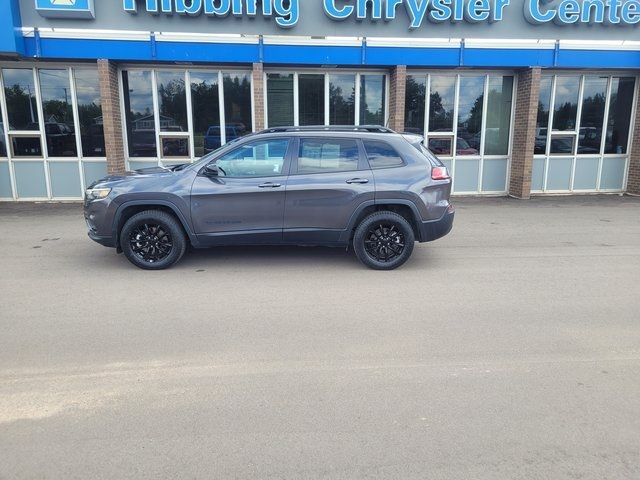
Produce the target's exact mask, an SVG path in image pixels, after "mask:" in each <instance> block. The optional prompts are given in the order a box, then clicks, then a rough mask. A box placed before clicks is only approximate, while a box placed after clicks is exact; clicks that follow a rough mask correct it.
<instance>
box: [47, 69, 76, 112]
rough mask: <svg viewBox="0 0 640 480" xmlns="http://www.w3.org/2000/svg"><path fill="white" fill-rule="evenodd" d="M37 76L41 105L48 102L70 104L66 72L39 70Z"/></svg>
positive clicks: (67, 73)
mask: <svg viewBox="0 0 640 480" xmlns="http://www.w3.org/2000/svg"><path fill="white" fill-rule="evenodd" d="M39 74H40V91H41V95H42V103H43V104H45V103H46V102H49V101H59V102H67V103H71V98H70V95H71V92H70V89H69V72H67V70H40V71H39Z"/></svg>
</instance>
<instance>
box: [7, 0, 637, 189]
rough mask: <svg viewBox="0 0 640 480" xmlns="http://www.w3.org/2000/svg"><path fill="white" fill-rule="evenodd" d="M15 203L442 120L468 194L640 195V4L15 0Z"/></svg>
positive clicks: (11, 12) (429, 139)
mask: <svg viewBox="0 0 640 480" xmlns="http://www.w3.org/2000/svg"><path fill="white" fill-rule="evenodd" d="M3 4H4V5H5V8H4V12H3V15H2V17H0V200H2V201H19V200H29V201H33V200H78V199H81V198H82V194H83V191H84V189H85V187H86V186H87V185H89V184H90V183H91V182H93V181H94V180H96V179H98V178H101V177H103V176H105V175H107V173H117V172H123V171H125V170H134V169H139V168H144V167H148V166H156V165H165V166H166V165H172V164H177V163H185V162H192V161H195V160H197V159H198V158H199V157H201V156H202V155H203V154H205V153H207V152H210V151H212V150H214V149H216V148H217V147H219V146H221V145H223V144H225V143H226V142H229V141H231V140H233V139H235V138H238V137H240V136H243V135H246V134H249V133H251V132H256V131H260V130H263V129H265V128H270V127H278V126H285V125H295V126H315V125H354V124H355V125H368V124H382V125H386V126H388V127H390V128H391V129H393V130H396V131H398V132H411V133H417V134H420V135H424V137H425V144H427V145H428V146H429V148H430V149H431V150H432V151H433V152H434V153H436V154H437V155H438V156H439V157H440V158H441V159H442V161H443V162H444V163H445V164H446V165H447V167H448V168H449V171H450V172H451V173H452V175H453V179H454V185H453V189H454V193H455V194H457V195H512V196H515V197H518V198H528V197H530V196H531V195H543V194H558V193H574V194H578V193H597V192H602V193H623V192H627V193H631V194H640V134H639V133H638V127H640V117H639V115H640V108H638V103H639V101H640V99H639V95H638V89H639V84H640V82H639V81H638V72H639V71H640V30H639V28H638V23H639V22H640V0H5V1H4V2H3Z"/></svg>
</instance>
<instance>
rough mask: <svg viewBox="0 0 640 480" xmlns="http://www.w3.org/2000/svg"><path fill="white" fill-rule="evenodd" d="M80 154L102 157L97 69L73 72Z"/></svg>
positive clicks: (102, 146)
mask: <svg viewBox="0 0 640 480" xmlns="http://www.w3.org/2000/svg"><path fill="white" fill-rule="evenodd" d="M74 76H75V80H76V97H77V99H78V118H79V120H80V138H81V139H82V155H83V156H85V157H104V156H105V155H106V153H105V150H104V131H103V123H102V101H101V99H100V83H99V82H98V70H84V69H78V70H76V71H75V72H74Z"/></svg>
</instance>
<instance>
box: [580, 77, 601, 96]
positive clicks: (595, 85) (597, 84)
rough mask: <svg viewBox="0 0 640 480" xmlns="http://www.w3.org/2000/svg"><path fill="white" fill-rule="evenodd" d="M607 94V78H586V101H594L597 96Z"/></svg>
mask: <svg viewBox="0 0 640 480" xmlns="http://www.w3.org/2000/svg"><path fill="white" fill-rule="evenodd" d="M606 92H607V78H606V77H604V78H603V77H586V78H585V80H584V98H583V101H584V100H587V99H589V98H591V99H594V98H595V96H596V95H598V94H599V95H602V96H603V97H604V95H605V94H606Z"/></svg>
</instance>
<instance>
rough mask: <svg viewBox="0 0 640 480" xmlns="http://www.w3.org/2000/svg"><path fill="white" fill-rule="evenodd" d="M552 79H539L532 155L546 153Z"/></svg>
mask: <svg viewBox="0 0 640 480" xmlns="http://www.w3.org/2000/svg"><path fill="white" fill-rule="evenodd" d="M552 82H553V78H552V77H542V79H540V99H539V100H538V117H537V122H536V143H535V149H534V153H537V154H542V153H546V151H547V128H548V126H549V109H550V108H551V89H552V86H553V84H552Z"/></svg>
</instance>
